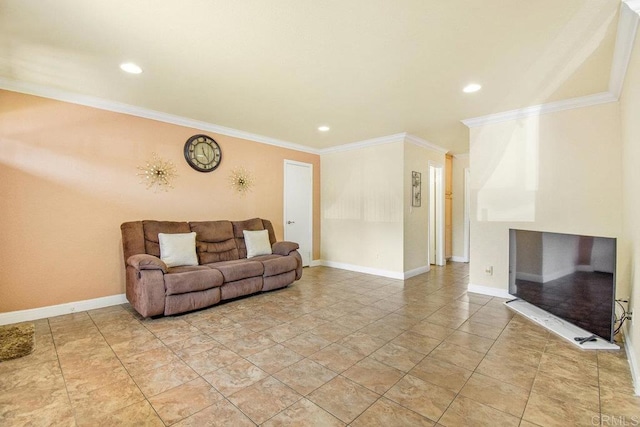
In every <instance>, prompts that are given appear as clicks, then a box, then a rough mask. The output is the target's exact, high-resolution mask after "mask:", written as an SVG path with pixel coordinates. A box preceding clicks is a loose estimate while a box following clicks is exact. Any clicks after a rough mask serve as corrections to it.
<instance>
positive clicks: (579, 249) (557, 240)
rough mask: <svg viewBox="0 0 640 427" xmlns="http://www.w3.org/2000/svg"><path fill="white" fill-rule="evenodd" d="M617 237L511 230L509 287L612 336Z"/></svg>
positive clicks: (513, 292) (570, 319)
mask: <svg viewBox="0 0 640 427" xmlns="http://www.w3.org/2000/svg"><path fill="white" fill-rule="evenodd" d="M615 269H616V239H614V238H609V237H596V236H579V235H574V234H561V233H550V232H540V231H527V230H513V229H512V230H509V293H510V294H511V295H514V296H516V297H518V298H521V299H523V300H525V301H527V302H529V303H531V304H533V305H535V306H537V307H539V308H541V309H543V310H545V311H547V312H549V313H551V314H554V315H556V316H558V317H560V318H562V319H564V320H566V321H568V322H570V323H573V324H574V325H576V326H578V327H580V328H582V329H585V330H587V331H588V332H590V333H592V334H595V335H598V336H599V337H601V338H603V339H605V340H607V341H609V342H613V328H614V323H615V289H616V280H615Z"/></svg>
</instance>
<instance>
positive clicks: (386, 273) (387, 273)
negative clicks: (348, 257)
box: [321, 260, 404, 280]
mask: <svg viewBox="0 0 640 427" xmlns="http://www.w3.org/2000/svg"><path fill="white" fill-rule="evenodd" d="M321 262H322V265H323V266H325V267H331V268H339V269H340V270H348V271H355V272H356V273H365V274H373V275H374V276H382V277H388V278H390V279H400V280H403V279H404V273H399V272H396V271H389V270H380V269H377V268H371V267H363V266H361V265H353V264H345V263H342V262H334V261H325V260H322V261H321Z"/></svg>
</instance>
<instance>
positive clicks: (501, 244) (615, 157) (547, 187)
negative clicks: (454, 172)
mask: <svg viewBox="0 0 640 427" xmlns="http://www.w3.org/2000/svg"><path fill="white" fill-rule="evenodd" d="M470 156H471V159H470V160H471V162H470V167H471V171H472V173H471V262H470V284H471V285H472V286H481V287H483V288H489V289H495V290H496V292H498V293H500V292H506V290H507V289H508V280H509V279H508V264H509V249H508V247H509V228H515V229H529V230H536V231H551V232H560V233H571V234H585V235H593V236H605V237H619V236H620V235H621V231H622V227H621V217H622V209H621V206H622V205H621V204H622V173H621V169H620V164H621V158H622V147H621V138H620V111H619V108H618V104H617V103H608V104H603V105H598V106H592V107H585V108H579V109H573V110H568V111H561V112H556V113H549V114H544V115H541V116H539V117H528V118H525V119H519V120H511V121H506V122H501V123H494V124H487V125H484V126H479V127H475V128H472V129H470ZM486 266H493V275H487V274H485V271H484V270H485V267H486Z"/></svg>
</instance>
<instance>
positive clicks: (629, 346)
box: [623, 324, 640, 396]
mask: <svg viewBox="0 0 640 427" xmlns="http://www.w3.org/2000/svg"><path fill="white" fill-rule="evenodd" d="M623 329H624V351H625V352H626V353H627V360H628V361H629V368H630V369H631V379H632V381H633V388H634V391H635V393H636V396H640V366H638V362H637V360H638V356H640V355H638V354H637V353H636V351H635V348H634V346H633V343H632V342H631V340H629V337H630V336H631V335H630V334H629V327H628V324H625V326H624V328H623Z"/></svg>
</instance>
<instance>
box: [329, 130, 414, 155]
mask: <svg viewBox="0 0 640 427" xmlns="http://www.w3.org/2000/svg"><path fill="white" fill-rule="evenodd" d="M406 135H407V134H406V133H396V134H393V135H388V136H381V137H378V138H371V139H365V140H364V141H359V142H352V143H349V144H342V145H336V146H334V147H329V148H325V149H323V150H320V154H332V153H340V152H343V151H351V150H359V149H361V148H367V147H375V146H376V145H383V144H390V143H393V142H402V141H404V138H405V136H406Z"/></svg>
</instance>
